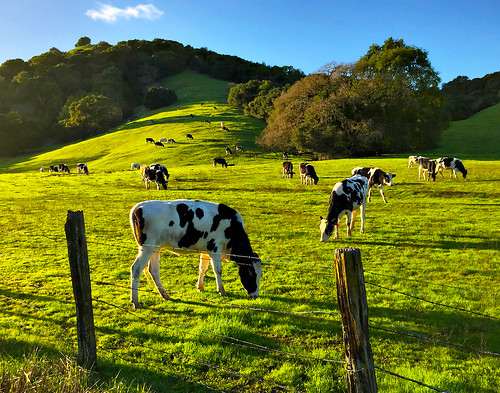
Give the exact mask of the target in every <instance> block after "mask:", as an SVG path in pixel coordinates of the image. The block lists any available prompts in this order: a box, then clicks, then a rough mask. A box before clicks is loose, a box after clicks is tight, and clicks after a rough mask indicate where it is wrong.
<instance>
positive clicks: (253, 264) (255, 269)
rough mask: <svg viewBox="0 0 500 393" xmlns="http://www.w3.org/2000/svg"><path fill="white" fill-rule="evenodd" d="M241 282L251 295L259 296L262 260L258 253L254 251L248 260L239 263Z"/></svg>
mask: <svg viewBox="0 0 500 393" xmlns="http://www.w3.org/2000/svg"><path fill="white" fill-rule="evenodd" d="M238 267H239V270H238V273H239V275H240V280H241V283H242V284H243V288H245V290H246V291H247V293H248V296H250V297H257V296H259V285H260V277H261V276H262V262H261V260H260V258H259V256H258V255H257V254H256V253H252V255H251V256H250V257H248V258H247V261H246V262H242V263H240V264H238Z"/></svg>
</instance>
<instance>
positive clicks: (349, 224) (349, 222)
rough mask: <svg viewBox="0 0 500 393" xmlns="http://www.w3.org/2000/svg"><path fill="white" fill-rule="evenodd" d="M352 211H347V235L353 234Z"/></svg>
mask: <svg viewBox="0 0 500 393" xmlns="http://www.w3.org/2000/svg"><path fill="white" fill-rule="evenodd" d="M352 223H353V221H352V212H349V211H348V212H347V213H346V217H345V224H346V226H347V236H351V225H352Z"/></svg>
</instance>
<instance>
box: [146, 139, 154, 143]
mask: <svg viewBox="0 0 500 393" xmlns="http://www.w3.org/2000/svg"><path fill="white" fill-rule="evenodd" d="M146 143H155V140H154V139H153V138H146Z"/></svg>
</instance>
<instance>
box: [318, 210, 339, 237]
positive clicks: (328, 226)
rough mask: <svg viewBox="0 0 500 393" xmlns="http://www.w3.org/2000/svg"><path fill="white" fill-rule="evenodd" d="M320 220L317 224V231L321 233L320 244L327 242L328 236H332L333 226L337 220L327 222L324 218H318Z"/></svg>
mask: <svg viewBox="0 0 500 393" xmlns="http://www.w3.org/2000/svg"><path fill="white" fill-rule="evenodd" d="M319 218H320V219H321V222H320V224H319V230H320V231H321V237H320V240H321V241H322V242H325V243H326V242H327V241H328V239H329V238H330V236H332V233H333V230H334V229H335V225H336V224H337V222H338V220H337V219H336V218H335V219H333V220H332V221H328V220H327V219H326V218H323V217H321V216H320V217H319Z"/></svg>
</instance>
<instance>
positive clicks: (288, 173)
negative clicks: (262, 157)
mask: <svg viewBox="0 0 500 393" xmlns="http://www.w3.org/2000/svg"><path fill="white" fill-rule="evenodd" d="M293 173H294V172H293V164H292V163H291V162H290V161H285V162H284V163H283V173H282V174H281V178H282V179H283V178H284V177H289V178H290V179H293Z"/></svg>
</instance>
